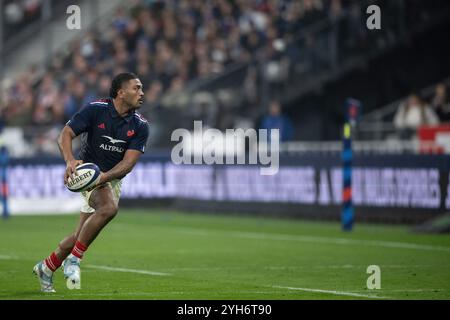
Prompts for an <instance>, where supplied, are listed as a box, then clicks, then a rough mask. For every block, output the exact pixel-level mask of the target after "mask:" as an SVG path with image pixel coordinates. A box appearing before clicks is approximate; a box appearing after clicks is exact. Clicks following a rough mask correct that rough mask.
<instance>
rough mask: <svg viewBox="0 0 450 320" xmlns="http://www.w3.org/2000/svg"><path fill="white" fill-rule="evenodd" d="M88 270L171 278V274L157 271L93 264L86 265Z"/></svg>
mask: <svg viewBox="0 0 450 320" xmlns="http://www.w3.org/2000/svg"><path fill="white" fill-rule="evenodd" d="M85 267H87V268H92V269H100V270H106V271H115V272H130V273H140V274H147V275H151V276H170V275H171V274H170V273H164V272H156V271H149V270H138V269H127V268H113V267H108V266H98V265H93V264H88V265H85Z"/></svg>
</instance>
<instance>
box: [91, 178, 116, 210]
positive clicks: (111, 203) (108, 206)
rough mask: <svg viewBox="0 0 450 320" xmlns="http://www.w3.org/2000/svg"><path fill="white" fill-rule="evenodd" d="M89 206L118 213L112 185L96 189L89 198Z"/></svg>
mask: <svg viewBox="0 0 450 320" xmlns="http://www.w3.org/2000/svg"><path fill="white" fill-rule="evenodd" d="M89 206H91V207H92V208H94V209H95V210H96V211H97V210H107V211H117V204H116V201H115V200H114V194H113V190H112V188H111V184H106V185H104V186H101V187H98V188H96V189H95V190H94V191H92V194H91V196H90V198H89Z"/></svg>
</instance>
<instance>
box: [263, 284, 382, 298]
mask: <svg viewBox="0 0 450 320" xmlns="http://www.w3.org/2000/svg"><path fill="white" fill-rule="evenodd" d="M272 287H273V288H279V289H288V290H297V291H305V292H318V293H328V294H334V295H338V296H350V297H358V298H370V299H389V298H388V297H381V296H374V295H368V294H359V293H353V292H345V291H335V290H322V289H311V288H296V287H283V286H272Z"/></svg>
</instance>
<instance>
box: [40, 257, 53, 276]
mask: <svg viewBox="0 0 450 320" xmlns="http://www.w3.org/2000/svg"><path fill="white" fill-rule="evenodd" d="M42 271H43V272H44V273H45V274H46V275H47V276H48V277H51V276H52V274H53V271H52V270H50V268H49V267H47V264H46V263H45V261H44V263H43V264H42Z"/></svg>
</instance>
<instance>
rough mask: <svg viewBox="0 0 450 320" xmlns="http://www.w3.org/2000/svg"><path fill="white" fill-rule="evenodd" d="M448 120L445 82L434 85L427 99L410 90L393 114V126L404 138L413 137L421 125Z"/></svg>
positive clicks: (448, 108) (447, 97)
mask: <svg viewBox="0 0 450 320" xmlns="http://www.w3.org/2000/svg"><path fill="white" fill-rule="evenodd" d="M449 122H450V97H449V94H448V86H447V85H446V84H445V83H439V84H438V85H436V87H435V89H434V92H433V95H432V96H431V97H430V98H429V99H428V100H426V99H424V98H423V97H421V96H420V95H419V94H418V93H416V92H412V93H411V94H410V95H409V96H408V98H407V99H406V101H404V102H402V103H401V104H400V105H399V107H398V109H397V111H396V113H395V115H394V126H395V128H396V129H397V130H398V132H399V133H400V137H401V138H404V139H409V138H412V137H414V135H415V134H416V131H417V129H419V128H420V127H421V126H433V125H438V124H440V123H449Z"/></svg>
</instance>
